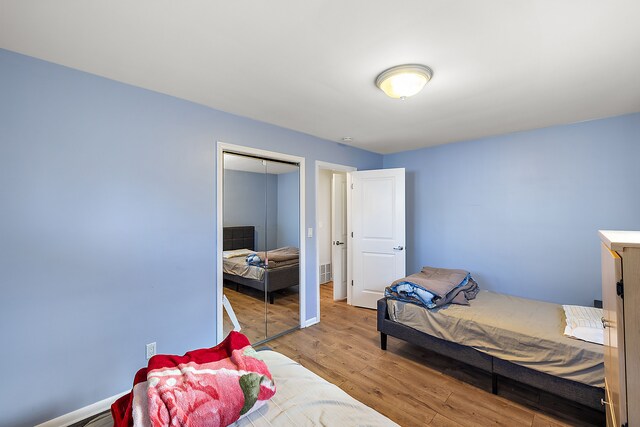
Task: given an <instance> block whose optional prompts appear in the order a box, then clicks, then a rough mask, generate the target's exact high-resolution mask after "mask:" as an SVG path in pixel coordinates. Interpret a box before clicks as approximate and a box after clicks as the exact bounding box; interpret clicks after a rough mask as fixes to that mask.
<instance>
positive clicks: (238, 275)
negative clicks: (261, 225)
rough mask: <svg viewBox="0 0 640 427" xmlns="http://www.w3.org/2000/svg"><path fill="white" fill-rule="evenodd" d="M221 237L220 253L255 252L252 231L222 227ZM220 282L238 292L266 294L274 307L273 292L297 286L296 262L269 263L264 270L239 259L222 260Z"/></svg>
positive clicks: (298, 279) (298, 272)
mask: <svg viewBox="0 0 640 427" xmlns="http://www.w3.org/2000/svg"><path fill="white" fill-rule="evenodd" d="M222 233H223V237H222V248H223V251H231V250H237V249H249V250H254V249H255V240H254V239H255V227H254V226H238V227H224V228H223V231H222ZM222 262H223V265H222V268H223V273H222V275H223V279H224V281H225V282H227V283H232V284H234V285H235V286H236V288H238V287H239V286H247V287H249V288H253V289H257V290H258V291H260V292H265V291H266V293H267V296H268V297H269V303H270V304H273V303H274V296H275V292H277V291H279V290H282V289H287V288H291V287H293V286H297V285H298V284H299V282H300V260H299V259H298V260H296V261H294V262H282V263H272V262H270V263H269V264H270V266H269V267H268V268H264V267H259V266H255V265H247V263H246V261H245V260H244V259H243V258H242V257H235V258H229V259H224V258H223V261H222Z"/></svg>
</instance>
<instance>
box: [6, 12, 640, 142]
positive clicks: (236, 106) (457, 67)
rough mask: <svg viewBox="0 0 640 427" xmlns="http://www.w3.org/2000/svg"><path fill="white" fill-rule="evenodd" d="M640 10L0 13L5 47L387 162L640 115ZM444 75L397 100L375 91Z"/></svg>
mask: <svg viewBox="0 0 640 427" xmlns="http://www.w3.org/2000/svg"><path fill="white" fill-rule="evenodd" d="M639 16H640V1H638V0H532V1H514V0H483V1H478V0H399V1H395V2H390V1H382V0H349V1H338V0H334V1H328V0H315V1H300V0H280V1H275V2H274V1H263V0H261V1H257V0H246V1H233V0H231V1H229V0H225V1H221V0H206V1H205V0H181V1H175V0H138V1H131V0H126V1H125V0H109V1H107V0H103V1H97V0H57V1H41V0H0V47H3V48H6V49H8V50H12V51H16V52H20V53H24V54H27V55H31V56H34V57H37V58H42V59H45V60H48V61H52V62H55V63H59V64H63V65H66V66H69V67H73V68H77V69H80V70H84V71H88V72H90V73H94V74H98V75H101V76H105V77H108V78H111V79H114V80H118V81H121V82H125V83H129V84H132V85H135V86H140V87H143V88H147V89H151V90H154V91H158V92H162V93H166V94H170V95H173V96H176V97H179V98H183V99H187V100H190V101H194V102H197V103H200V104H204V105H208V106H210V107H213V108H216V109H219V110H223V111H227V112H231V113H235V114H239V115H242V116H246V117H251V118H254V119H258V120H262V121H265V122H269V123H273V124H276V125H280V126H283V127H286V128H290V129H295V130H298V131H302V132H305V133H308V134H311V135H316V136H319V137H321V138H326V139H329V140H333V141H340V140H341V138H342V137H344V136H350V137H353V142H350V143H349V144H350V145H354V146H358V147H361V148H364V149H367V150H371V151H376V152H379V153H390V152H397V151H403V150H409V149H414V148H418V147H425V146H430V145H436V144H443V143H447V142H453V141H460V140H467V139H474V138H479V137H482V136H488V135H496V134H502V133H507V132H512V131H518V130H524V129H532V128H539V127H544V126H550V125H554V124H561V123H571V122H576V121H582V120H588V119H594V118H601V117H606V116H614V115H619V114H624V113H630V112H637V111H640V77H638V76H639V74H638V73H639V71H638V70H639V69H640V24H639V20H638V17H639ZM402 63H422V64H425V65H428V66H429V67H431V68H432V69H433V70H434V76H433V79H432V81H431V82H430V83H429V84H428V85H427V87H426V88H425V90H424V91H423V92H422V93H420V94H418V95H416V96H415V97H413V98H410V99H408V100H406V101H400V100H393V99H390V98H387V97H386V96H385V95H384V94H383V93H382V92H381V91H380V90H379V89H377V88H376V87H375V86H374V83H373V82H374V79H375V78H376V75H377V74H378V73H380V72H381V71H383V70H384V69H386V68H388V67H390V66H394V65H398V64H402Z"/></svg>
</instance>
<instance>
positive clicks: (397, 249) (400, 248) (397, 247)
mask: <svg viewBox="0 0 640 427" xmlns="http://www.w3.org/2000/svg"><path fill="white" fill-rule="evenodd" d="M403 249H404V246H396V247H395V248H393V250H394V251H401V250H403Z"/></svg>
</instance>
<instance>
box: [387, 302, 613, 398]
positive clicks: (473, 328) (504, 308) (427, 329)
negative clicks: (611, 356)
mask: <svg viewBox="0 0 640 427" xmlns="http://www.w3.org/2000/svg"><path fill="white" fill-rule="evenodd" d="M388 307H389V308H388V310H389V318H390V319H391V320H393V321H395V322H398V323H402V324H404V325H406V326H409V327H411V328H413V329H417V330H419V331H421V332H424V333H426V334H429V335H431V336H435V337H437V338H441V339H444V340H447V341H452V342H456V343H458V344H462V345H465V346H468V347H472V348H474V349H476V350H478V351H481V352H484V353H487V354H490V355H492V356H495V357H497V358H500V359H502V360H506V361H509V362H512V363H515V364H518V365H521V366H524V367H526V368H530V369H534V370H536V371H540V372H544V373H547V374H550V375H554V376H557V377H560V378H564V379H567V380H572V381H577V382H580V383H583V384H586V385H590V386H593V387H604V353H603V351H604V350H603V346H601V345H598V344H593V343H590V342H586V341H581V340H577V339H573V338H569V337H566V336H564V335H563V331H564V327H565V320H564V311H563V309H562V306H561V305H558V304H552V303H547V302H542V301H535V300H531V299H525V298H518V297H514V296H510V295H505V294H499V293H494V292H490V291H480V292H479V293H478V296H477V297H476V299H474V300H472V301H471V305H470V306H462V305H457V304H450V305H448V306H445V307H441V308H438V309H432V310H428V309H426V308H424V307H421V306H418V305H416V304H409V303H404V302H400V301H396V300H392V299H388Z"/></svg>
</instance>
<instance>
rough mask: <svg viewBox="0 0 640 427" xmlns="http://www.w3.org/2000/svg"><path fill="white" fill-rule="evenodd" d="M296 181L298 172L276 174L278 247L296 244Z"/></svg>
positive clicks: (297, 206) (297, 230)
mask: <svg viewBox="0 0 640 427" xmlns="http://www.w3.org/2000/svg"><path fill="white" fill-rule="evenodd" d="M298 183H299V173H298V172H289V173H281V174H279V175H278V242H277V247H278V248H282V247H284V246H296V247H297V246H298V241H299V240H298V239H299V234H300V222H299V221H298V211H299V205H300V203H299V199H298V195H299V193H300V190H299V184H298Z"/></svg>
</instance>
